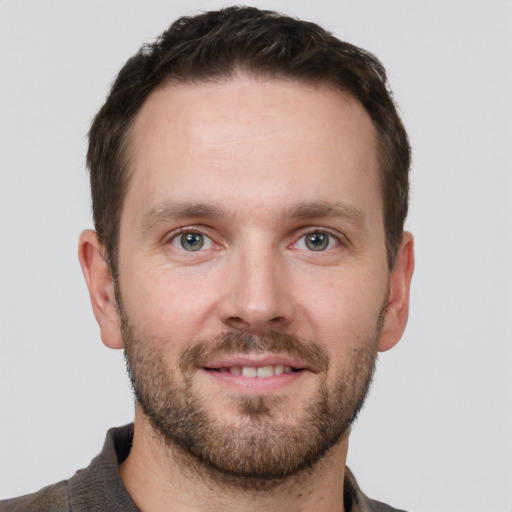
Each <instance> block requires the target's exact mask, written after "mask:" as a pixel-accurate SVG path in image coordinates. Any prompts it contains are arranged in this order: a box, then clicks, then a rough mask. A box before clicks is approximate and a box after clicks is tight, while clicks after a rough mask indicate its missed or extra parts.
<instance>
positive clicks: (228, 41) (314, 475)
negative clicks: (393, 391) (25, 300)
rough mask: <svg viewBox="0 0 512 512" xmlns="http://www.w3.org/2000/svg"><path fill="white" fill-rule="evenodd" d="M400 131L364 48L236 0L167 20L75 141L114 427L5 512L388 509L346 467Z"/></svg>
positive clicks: (402, 298)
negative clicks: (87, 458)
mask: <svg viewBox="0 0 512 512" xmlns="http://www.w3.org/2000/svg"><path fill="white" fill-rule="evenodd" d="M409 161H410V152H409V145H408V141H407V135H406V133H405V130H404V128H403V126H402V124H401V122H400V119H399V117H398V115H397V113H396V110H395V107H394V104H393V101H392V99H391V97H390V93H389V92H388V90H387V86H386V78H385V72H384V69H383V68H382V66H381V64H380V63H379V62H378V61H377V60H376V58H375V57H374V56H372V55H371V54H369V53H367V52H365V51H363V50H360V49H358V48H355V47H353V46H351V45H349V44H347V43H343V42H341V41H339V40H337V39H335V38H334V37H333V36H332V35H330V34H328V33H326V32H325V31H324V30H323V29H321V28H320V27H318V26H316V25H314V24H310V23H306V22H302V21H298V20H294V19H291V18H288V17H284V16H280V15H277V14H275V13H272V12H268V11H259V10H257V9H253V8H236V7H233V8H228V9H225V10H222V11H218V12H209V13H204V14H201V15H199V16H196V17H193V18H182V19H180V20H178V21H177V22H175V23H174V24H173V25H172V26H171V27H170V29H169V30H168V31H167V32H165V33H164V34H163V35H162V36H161V38H160V39H158V40H157V41H156V42H155V43H154V44H151V45H147V46H145V47H143V48H142V49H141V50H140V51H139V53H138V54H136V55H135V56H134V57H132V58H131V59H130V60H129V61H128V62H127V63H126V65H125V66H124V67H123V69H122V70H121V72H120V74H119V76H118V78H117V80H116V82H115V83H114V85H113V87H112V90H111V93H110V95H109V97H108V98H107V101H106V103H105V105H104V106H103V107H102V108H101V110H100V111H99V113H98V114H97V116H96V118H95V120H94V122H93V125H92V128H91V131H90V138H89V150H88V155H87V163H88V167H89V169H90V173H91V190H92V197H93V212H94V222H95V227H96V231H90V230H88V231H85V232H84V233H82V235H81V237H80V245H79V258H80V262H81V265H82V269H83V271H84V275H85V279H86V281H87V285H88V287H89V292H90V296H91V302H92V306H93V310H94V314H95V316H96V319H97V321H98V323H99V325H100V330H101V336H102V339H103V342H104V343H105V344H106V345H107V346H108V347H110V348H124V350H125V356H126V360H127V365H128V370H129V373H130V377H131V380H132V384H133V389H134V393H135V397H136V410H135V421H134V425H130V426H127V427H123V428H118V429H112V430H111V431H109V433H108V435H107V440H106V443H105V447H104V449H103V451H102V453H101V454H100V455H99V456H98V457H97V458H96V459H94V460H93V462H92V463H91V465H90V466H89V467H88V468H87V469H85V470H82V471H79V472H78V473H77V474H76V475H75V476H74V477H72V478H71V479H70V480H68V481H65V482H61V483H59V484H55V485H53V486H50V487H47V488H45V489H43V490H41V491H39V492H38V493H35V494H33V495H29V496H25V497H21V498H16V499H13V500H7V501H5V502H3V503H2V504H1V506H0V510H2V511H10V510H20V511H21V510H48V511H50V510H51V511H60V510H62V511H64V510H72V511H80V510H84V511H85V510H88V511H89V510H123V511H130V510H144V511H160V510H162V511H164V510H169V511H188V510H190V511H202V510H253V509H255V508H257V509H259V510H267V509H268V510H315V511H317V512H320V511H335V510H337V511H343V510H344V511H346V512H347V511H353V512H354V511H380V510H394V509H392V508H391V507H388V506H387V505H384V504H382V503H379V502H376V501H373V500H370V499H368V498H367V497H366V496H365V495H364V494H363V493H362V492H361V490H360V489H359V488H358V486H357V483H356V481H355V479H354V477H353V475H352V474H351V473H350V471H349V470H348V468H346V467H345V460H346V454H347V447H348V435H349V431H350V426H351V424H352V422H353V421H354V419H355V417H356V416H357V414H358V412H359V410H360V408H361V406H362V404H363V402H364V399H365V396H366V394H367V391H368V387H369V385H370V382H371V378H372V375H373V370H374V366H375V360H376V356H377V352H378V351H379V350H381V351H383V350H387V349H389V348H391V347H392V346H394V345H395V344H396V343H397V342H398V340H399V339H400V337H401V335H402V333H403V331H404V328H405V325H406V322H407V315H408V298H409V287H410V281H411V276H412V272H413V267H414V257H413V242H412V237H411V235H410V234H408V233H404V232H403V225H404V220H405V217H406V213H407V202H408V169H409Z"/></svg>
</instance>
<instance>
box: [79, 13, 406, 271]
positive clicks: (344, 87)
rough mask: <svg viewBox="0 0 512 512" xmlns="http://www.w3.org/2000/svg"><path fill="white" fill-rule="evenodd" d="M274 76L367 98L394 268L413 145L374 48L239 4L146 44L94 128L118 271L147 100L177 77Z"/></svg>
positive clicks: (102, 221) (101, 230) (102, 204)
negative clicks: (139, 120)
mask: <svg viewBox="0 0 512 512" xmlns="http://www.w3.org/2000/svg"><path fill="white" fill-rule="evenodd" d="M238 71H240V72H243V73H246V74H248V75H252V76H259V77H265V78H270V79H280V78H282V79H292V80H297V81H304V82H313V83H326V84H329V85H334V86H335V87H337V88H338V89H339V90H341V91H343V92H344V93H346V94H349V95H351V96H352V97H353V98H355V99H356V100H358V101H359V102H360V103H361V104H362V105H363V106H364V108H365V109H366V111H367V112H368V114H369V115H370V117H371V119H372V121H373V124H374V126H375V128H376V132H377V136H378V157H379V163H380V167H381V189H382V198H383V204H384V212H383V213H384V229H385V233H386V251H387V257H388V264H389V267H390V268H392V267H393V265H394V261H395V257H396V253H397V251H398V248H399V246H400V243H401V240H402V233H403V226H404V222H405V218H406V215H407V208H408V197H409V165H410V147H409V142H408V138H407V133H406V131H405V129H404V127H403V125H402V122H401V120H400V118H399V116H398V113H397V111H396V108H395V104H394V102H393V99H392V96H391V91H390V90H389V88H388V85H387V80H386V72H385V69H384V67H383V66H382V64H381V63H380V61H379V60H378V59H377V58H376V57H375V56H374V55H372V54H371V53H369V52H367V51H365V50H362V49H360V48H357V47H356V46H353V45H351V44H349V43H346V42H343V41H340V40H339V39H337V38H336V37H334V36H333V35H332V34H331V33H329V32H327V31H325V30H324V29H323V28H321V27H319V26H318V25H316V24H314V23H310V22H306V21H301V20H298V19H294V18H291V17H289V16H284V15H281V14H278V13H275V12H272V11H262V10H259V9H256V8H253V7H229V8H226V9H222V10H219V11H211V12H205V13H201V14H199V15H197V16H193V17H182V18H180V19H178V20H177V21H175V22H174V23H173V24H172V25H171V26H170V28H169V29H168V30H167V31H165V32H164V33H163V34H162V35H161V36H160V37H159V38H158V39H157V40H156V41H155V42H154V43H151V44H147V45H144V46H143V47H142V48H141V49H140V50H139V52H138V53H137V54H135V55H134V56H133V57H131V58H130V59H129V60H128V62H127V63H126V64H125V65H124V67H123V68H122V69H121V71H120V73H119V75H118V76H117V78H116V80H115V82H114V84H113V85H112V89H111V91H110V94H109V96H108V97H107V100H106V102H105V104H104V105H103V107H102V108H101V109H100V111H99V112H98V114H97V115H96V117H95V119H94V121H93V124H92V127H91V130H90V132H89V149H88V152H87V166H88V168H89V170H90V179H91V192H92V205H93V216H94V224H95V227H96V231H97V233H98V237H99V240H100V242H101V243H102V244H103V245H104V247H105V249H106V253H107V258H108V262H109V265H110V268H111V271H112V274H113V276H114V278H117V261H118V245H119V222H120V218H121V210H122V206H123V200H124V196H125V192H126V188H127V184H128V180H129V132H130V127H131V125H132V123H133V120H134V118H135V116H136V115H137V113H138V112H139V111H140V109H141V107H142V105H143V103H144V101H145V100H146V99H147V97H148V96H149V95H150V94H151V92H152V91H154V90H155V89H156V88H157V87H160V86H162V85H163V84H165V83H167V82H168V81H171V80H172V81H176V82H183V83H198V82H204V81H209V80H219V79H229V78H230V77H232V76H233V75H234V74H235V73H236V72H238Z"/></svg>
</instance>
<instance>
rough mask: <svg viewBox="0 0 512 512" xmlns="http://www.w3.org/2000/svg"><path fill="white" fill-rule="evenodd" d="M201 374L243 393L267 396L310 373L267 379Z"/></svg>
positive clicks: (213, 372)
mask: <svg viewBox="0 0 512 512" xmlns="http://www.w3.org/2000/svg"><path fill="white" fill-rule="evenodd" d="M201 373H203V374H205V375H207V376H209V378H211V379H214V380H215V381H216V382H219V383H221V384H223V385H226V386H229V387H231V388H233V389H236V390H238V391H240V392H242V393H243V392H249V393H253V394H254V393H257V394H266V393H272V392H275V391H278V390H280V389H283V388H285V387H286V386H289V385H290V384H292V383H294V382H297V380H299V379H301V378H303V377H304V376H305V375H306V373H309V372H307V371H306V370H301V371H298V372H291V373H281V374H280V375H274V376H272V377H265V378H261V377H252V378H251V377H243V376H242V375H236V374H234V373H230V372H218V371H214V370H202V371H201Z"/></svg>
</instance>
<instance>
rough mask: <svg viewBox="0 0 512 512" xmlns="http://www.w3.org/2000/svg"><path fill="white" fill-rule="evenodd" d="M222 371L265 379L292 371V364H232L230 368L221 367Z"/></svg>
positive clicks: (250, 377)
mask: <svg viewBox="0 0 512 512" xmlns="http://www.w3.org/2000/svg"><path fill="white" fill-rule="evenodd" d="M220 371H229V372H230V373H233V374H234V375H242V376H243V377H247V378H249V379H254V378H255V377H258V378H260V379H265V378H267V377H273V376H274V375H281V374H282V373H292V372H293V370H292V367H291V366H284V365H282V364H276V365H275V366H273V365H268V366H259V367H255V366H231V367H229V368H225V369H224V368H221V370H220Z"/></svg>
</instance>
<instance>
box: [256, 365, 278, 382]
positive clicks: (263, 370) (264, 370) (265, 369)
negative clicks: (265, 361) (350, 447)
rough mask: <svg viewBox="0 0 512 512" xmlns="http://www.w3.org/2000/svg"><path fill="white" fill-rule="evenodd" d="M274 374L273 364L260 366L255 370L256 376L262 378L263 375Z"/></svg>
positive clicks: (269, 375) (270, 375)
mask: <svg viewBox="0 0 512 512" xmlns="http://www.w3.org/2000/svg"><path fill="white" fill-rule="evenodd" d="M272 375H274V367H273V366H261V367H260V368H258V370H257V371H256V376H257V377H260V378H262V379H264V378H265V377H272Z"/></svg>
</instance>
